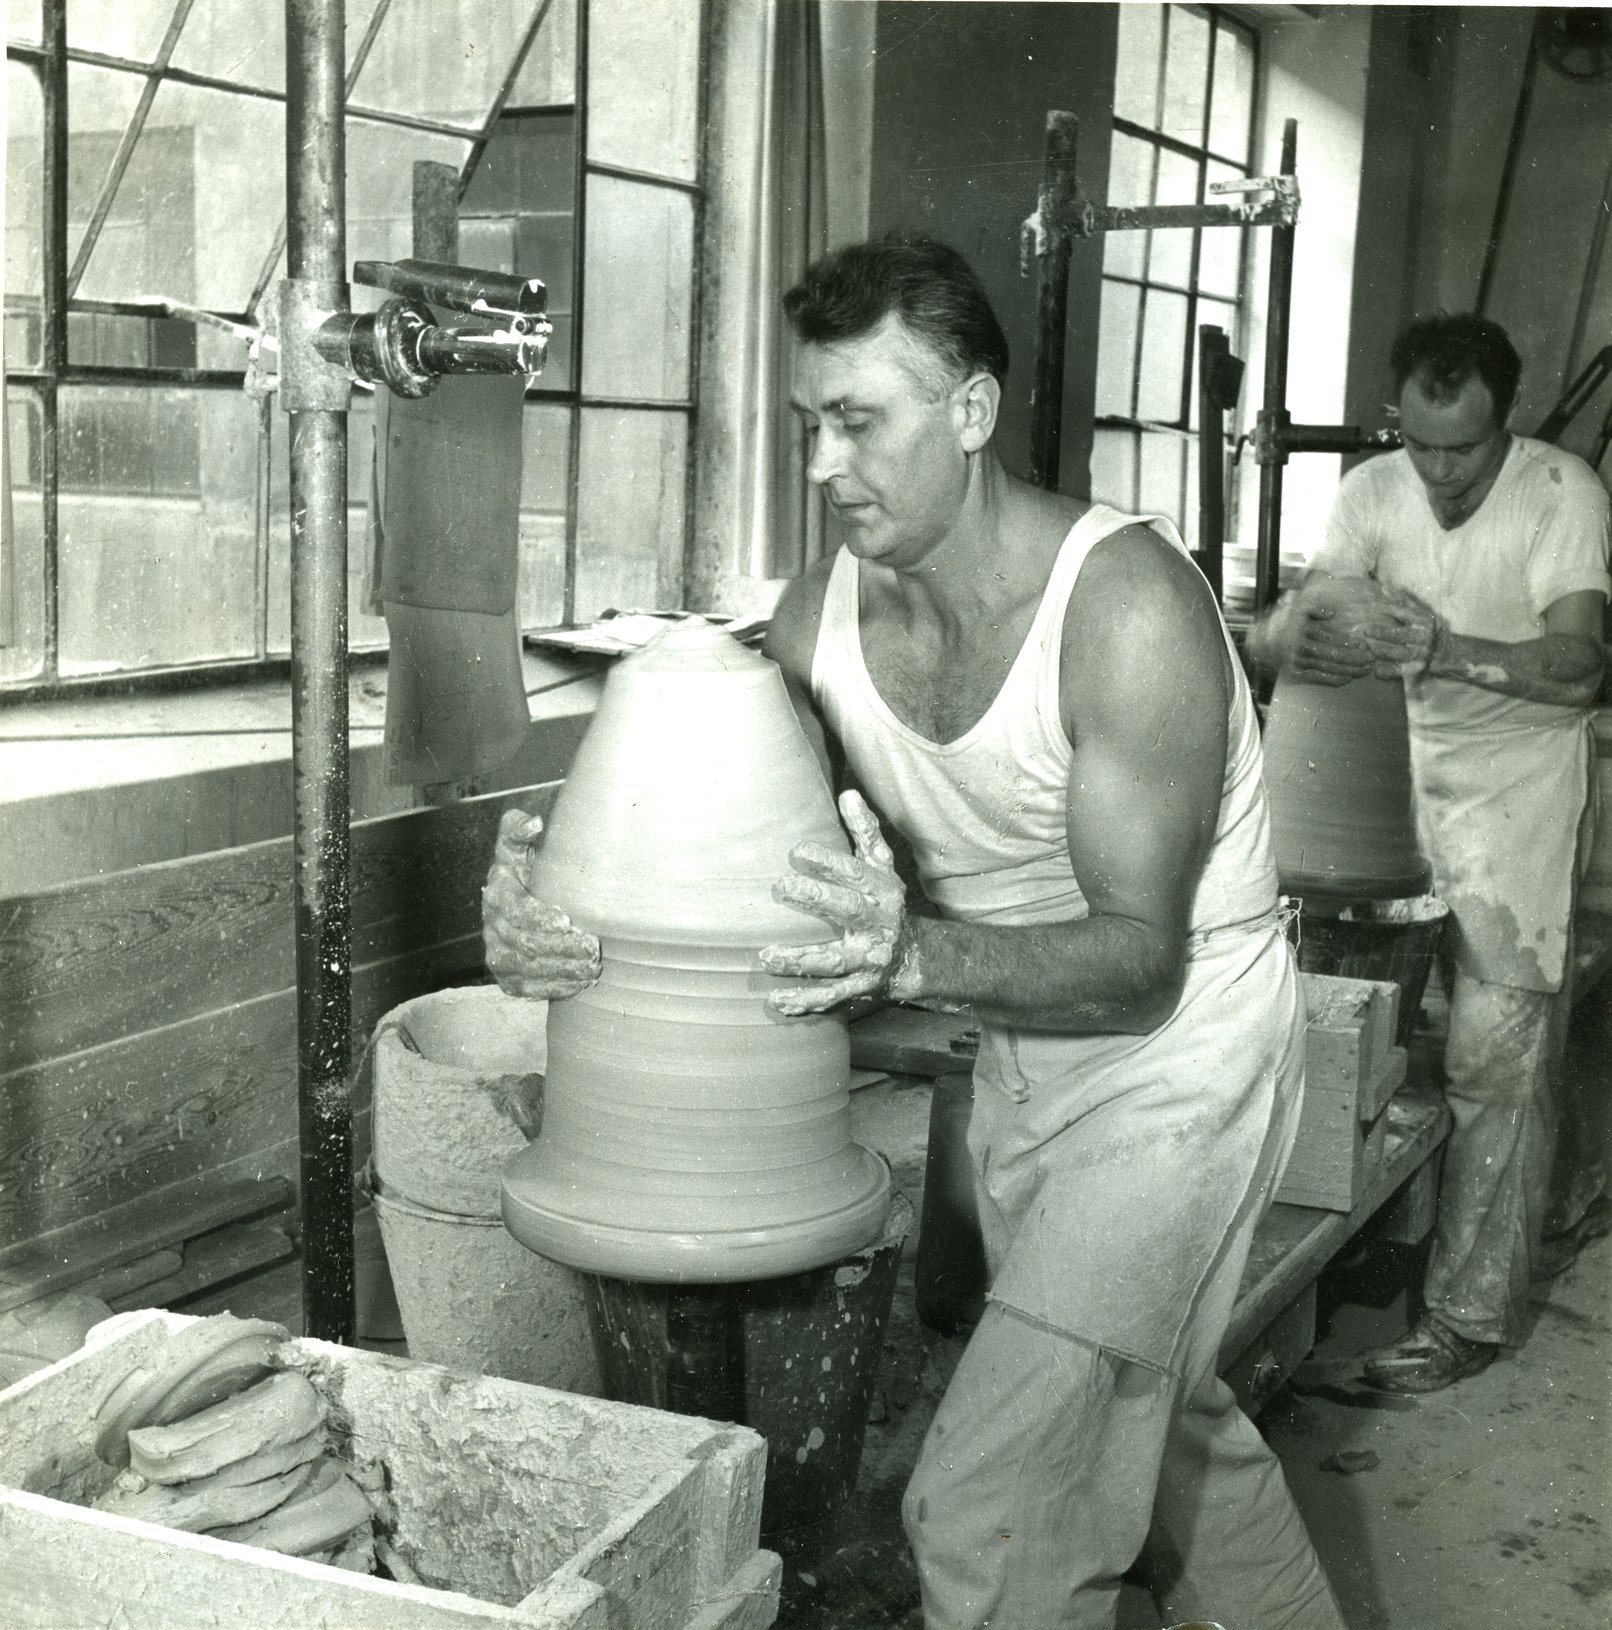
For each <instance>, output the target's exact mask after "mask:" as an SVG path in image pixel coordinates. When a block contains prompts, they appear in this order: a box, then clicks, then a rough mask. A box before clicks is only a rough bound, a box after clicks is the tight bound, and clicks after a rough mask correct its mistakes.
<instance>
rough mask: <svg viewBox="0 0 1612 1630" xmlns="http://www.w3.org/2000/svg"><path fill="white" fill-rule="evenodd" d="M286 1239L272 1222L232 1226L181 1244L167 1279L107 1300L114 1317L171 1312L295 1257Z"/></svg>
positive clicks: (286, 1236) (290, 1244)
mask: <svg viewBox="0 0 1612 1630" xmlns="http://www.w3.org/2000/svg"><path fill="white" fill-rule="evenodd" d="M296 1249H297V1248H296V1246H295V1245H294V1244H293V1243H292V1240H291V1236H290V1235H289V1234H288V1233H287V1232H286V1231H285V1229H284V1228H283V1227H282V1226H280V1225H279V1224H278V1223H274V1222H246V1223H235V1224H233V1225H232V1226H230V1227H228V1228H215V1229H213V1230H212V1231H211V1232H209V1233H206V1234H202V1235H200V1236H199V1237H197V1238H196V1239H193V1240H187V1241H186V1242H185V1249H184V1253H183V1255H182V1256H181V1257H180V1259H179V1265H178V1267H177V1268H176V1269H175V1271H174V1272H173V1273H172V1274H170V1275H169V1276H168V1277H167V1278H165V1279H161V1280H159V1281H157V1282H156V1283H155V1284H148V1285H145V1286H142V1287H140V1288H138V1289H132V1290H128V1291H126V1292H124V1293H123V1294H122V1295H121V1296H116V1297H113V1298H112V1308H113V1310H114V1311H115V1312H118V1313H125V1312H127V1311H128V1310H129V1309H130V1308H135V1307H177V1306H179V1305H180V1304H181V1303H182V1302H184V1301H185V1300H186V1298H187V1297H191V1296H202V1295H205V1294H207V1293H208V1292H210V1291H216V1290H220V1289H222V1288H224V1287H225V1286H228V1285H232V1284H234V1283H235V1282H236V1281H237V1280H239V1279H242V1278H244V1277H245V1276H246V1275H247V1274H249V1273H256V1272H258V1271H259V1270H261V1269H263V1268H272V1267H274V1266H275V1264H276V1263H280V1262H288V1261H290V1259H291V1258H292V1257H293V1256H295V1255H296Z"/></svg>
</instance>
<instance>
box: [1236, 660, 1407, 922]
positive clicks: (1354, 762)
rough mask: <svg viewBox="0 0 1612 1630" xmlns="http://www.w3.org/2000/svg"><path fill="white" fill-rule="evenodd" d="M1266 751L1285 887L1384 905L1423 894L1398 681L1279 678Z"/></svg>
mask: <svg viewBox="0 0 1612 1630" xmlns="http://www.w3.org/2000/svg"><path fill="white" fill-rule="evenodd" d="M1264 745H1265V790H1266V792H1267V794H1268V795H1269V798H1270V808H1271V826H1272V830H1273V833H1274V836H1275V840H1276V870H1277V873H1278V875H1279V876H1280V878H1281V883H1282V887H1283V888H1285V889H1289V890H1292V891H1293V892H1294V893H1305V892H1310V893H1318V894H1325V895H1334V896H1346V897H1348V898H1351V899H1388V898H1395V897H1398V896H1403V895H1408V894H1419V893H1421V892H1422V891H1423V890H1424V889H1425V888H1426V887H1427V883H1428V877H1429V869H1428V865H1427V862H1426V861H1425V860H1424V859H1423V858H1422V854H1421V851H1420V850H1419V849H1418V848H1417V844H1416V820H1415V814H1414V810H1413V805H1412V802H1411V799H1412V793H1411V769H1410V737H1409V734H1408V731H1407V728H1406V722H1405V690H1404V685H1403V684H1402V682H1401V681H1400V680H1398V679H1355V680H1351V681H1350V682H1349V683H1348V684H1347V685H1319V684H1310V683H1306V682H1304V681H1302V680H1298V679H1295V678H1294V677H1293V676H1292V675H1291V674H1283V675H1282V677H1281V678H1280V679H1279V680H1277V682H1276V689H1275V692H1274V693H1273V695H1272V697H1271V706H1270V714H1269V718H1268V720H1267V722H1266V727H1265V744H1264Z"/></svg>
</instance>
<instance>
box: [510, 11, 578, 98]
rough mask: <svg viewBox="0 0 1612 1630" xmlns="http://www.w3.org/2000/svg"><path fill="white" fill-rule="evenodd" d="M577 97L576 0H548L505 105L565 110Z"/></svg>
mask: <svg viewBox="0 0 1612 1630" xmlns="http://www.w3.org/2000/svg"><path fill="white" fill-rule="evenodd" d="M576 95H577V0H551V3H550V5H549V9H548V15H547V16H546V17H545V18H544V19H543V22H542V26H541V27H540V28H539V29H538V31H537V38H536V39H535V40H533V41H532V49H531V50H530V51H529V52H528V53H527V56H526V61H525V62H523V63H522V64H521V71H520V73H519V74H518V75H517V76H516V79H515V83H514V84H513V85H512V86H511V87H510V91H509V101H508V102H507V103H506V104H505V106H506V107H511V108H546V107H564V106H566V105H567V104H568V103H573V102H575V101H576Z"/></svg>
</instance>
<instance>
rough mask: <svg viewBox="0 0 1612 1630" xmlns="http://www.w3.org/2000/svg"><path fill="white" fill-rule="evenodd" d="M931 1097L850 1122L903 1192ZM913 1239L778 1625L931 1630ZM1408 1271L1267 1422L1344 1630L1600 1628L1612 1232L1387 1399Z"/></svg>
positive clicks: (917, 1178)
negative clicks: (904, 1500)
mask: <svg viewBox="0 0 1612 1630" xmlns="http://www.w3.org/2000/svg"><path fill="white" fill-rule="evenodd" d="M1586 1005H1588V1004H1586ZM1609 1015H1612V993H1608V994H1604V995H1602V996H1601V997H1600V998H1598V1006H1597V1008H1596V1010H1595V1011H1594V1012H1593V1013H1584V1014H1582V1016H1581V1022H1579V1023H1577V1024H1576V1026H1575V1044H1574V1045H1575V1051H1574V1055H1573V1056H1574V1067H1575V1068H1577V1069H1581V1070H1586V1071H1589V1072H1591V1073H1592V1075H1593V1077H1594V1078H1595V1079H1597V1080H1604V1079H1605V1077H1606V1070H1607V1063H1606V1061H1607V1057H1608V1049H1607V1047H1606V1045H1605V1041H1604V1038H1605V1037H1606V1035H1607V1034H1608V1033H1609V1026H1608V1018H1609ZM928 1098H929V1094H928V1088H927V1084H919V1083H916V1082H913V1081H910V1080H903V1079H900V1078H895V1079H891V1080H886V1081H881V1082H877V1083H875V1084H873V1085H870V1086H867V1087H864V1088H862V1089H861V1090H859V1091H858V1092H857V1093H855V1094H854V1097H853V1105H854V1111H855V1117H856V1129H857V1136H858V1138H859V1139H860V1141H862V1142H864V1143H866V1144H868V1145H870V1146H871V1147H874V1148H877V1149H880V1150H881V1151H882V1152H883V1153H884V1154H886V1155H887V1156H888V1158H889V1159H890V1162H891V1165H892V1169H893V1172H894V1175H895V1180H896V1182H897V1184H898V1186H900V1187H901V1188H902V1189H903V1190H905V1191H906V1192H907V1194H908V1195H909V1196H910V1197H911V1198H912V1200H913V1201H914V1205H915V1209H916V1208H917V1206H918V1205H919V1202H920V1200H921V1190H922V1179H923V1159H924V1147H925V1134H926V1126H927V1113H928ZM915 1245H916V1239H915V1238H913V1239H909V1241H908V1247H907V1252H906V1255H905V1259H904V1262H903V1265H902V1272H901V1277H900V1281H899V1283H898V1287H897V1291H896V1299H895V1305H894V1308H893V1310H892V1316H891V1320H890V1323H889V1326H888V1329H887V1336H886V1347H885V1353H884V1357H883V1362H882V1366H881V1371H880V1376H879V1382H878V1387H877V1392H876V1395H875V1399H874V1404H873V1408H872V1412H871V1416H870V1422H869V1426H868V1432H867V1440H866V1443H865V1445H864V1450H863V1455H862V1461H861V1469H860V1475H859V1479H858V1485H857V1487H858V1493H857V1501H856V1507H855V1510H854V1512H852V1513H851V1514H850V1518H849V1521H848V1523H847V1526H846V1534H847V1538H846V1539H845V1541H844V1543H842V1544H841V1545H840V1546H839V1547H838V1548H837V1549H835V1550H833V1551H831V1552H830V1553H828V1554H826V1555H823V1554H819V1555H817V1556H815V1557H812V1558H806V1559H794V1558H790V1559H786V1571H785V1578H784V1591H783V1603H782V1609H781V1612H780V1617H779V1621H778V1622H779V1624H780V1625H781V1626H783V1627H785V1630H879V1627H887V1626H888V1627H898V1630H921V1626H922V1617H921V1614H920V1613H919V1611H918V1608H917V1584H916V1577H915V1575H914V1573H913V1569H912V1565H911V1561H910V1558H909V1556H908V1553H907V1549H906V1544H905V1541H904V1539H903V1538H902V1535H901V1531H900V1523H899V1501H900V1496H901V1490H902V1487H903V1486H904V1484H905V1482H906V1478H907V1475H908V1473H909V1472H910V1470H911V1467H912V1464H913V1461H914V1459H915V1457H916V1455H917V1452H918V1448H919V1445H920V1444H921V1442H922V1438H923V1434H924V1431H925V1429H926V1428H927V1425H928V1422H929V1418H930V1416H931V1414H932V1413H933V1410H934V1406H935V1403H936V1401H937V1400H938V1399H939V1397H940V1395H941V1393H942V1391H943V1390H944V1388H945V1383H946V1380H947V1378H948V1377H949V1375H950V1373H951V1369H952V1367H953V1366H954V1365H955V1363H956V1361H957V1357H958V1355H959V1354H960V1352H961V1350H962V1342H961V1340H960V1339H957V1338H945V1337H941V1336H938V1335H936V1334H934V1333H933V1332H931V1331H928V1330H926V1329H924V1328H923V1327H922V1326H921V1325H920V1324H919V1323H918V1320H917V1318H916V1315H915V1312H914V1308H913V1281H912V1266H913V1263H912V1253H913V1248H914V1246H915ZM1420 1269H1421V1254H1420V1253H1419V1252H1414V1251H1408V1250H1406V1249H1404V1248H1400V1247H1393V1246H1382V1245H1379V1246H1375V1247H1372V1248H1370V1249H1369V1250H1367V1251H1363V1252H1362V1253H1361V1255H1360V1256H1359V1257H1358V1259H1356V1260H1354V1261H1352V1262H1342V1263H1339V1264H1336V1265H1335V1266H1334V1268H1333V1269H1332V1270H1330V1271H1329V1272H1328V1274H1327V1275H1326V1276H1325V1277H1324V1278H1323V1280H1322V1282H1321V1287H1320V1289H1321V1308H1320V1321H1321V1322H1320V1335H1319V1339H1318V1343H1317V1346H1316V1349H1315V1351H1314V1353H1313V1354H1312V1355H1311V1358H1310V1359H1309V1360H1308V1361H1307V1362H1306V1364H1305V1365H1304V1366H1303V1367H1302V1368H1301V1369H1300V1370H1299V1372H1298V1373H1297V1374H1296V1375H1295V1377H1294V1378H1293V1380H1292V1382H1291V1383H1290V1384H1289V1385H1288V1386H1287V1387H1285V1388H1284V1389H1283V1390H1282V1391H1281V1392H1280V1393H1278V1395H1277V1396H1276V1398H1275V1399H1274V1400H1273V1401H1272V1402H1271V1404H1270V1405H1269V1406H1268V1407H1267V1408H1266V1410H1265V1412H1264V1414H1263V1415H1262V1416H1261V1419H1260V1425H1261V1428H1262V1429H1263V1431H1264V1432H1265V1434H1266V1436H1267V1438H1268V1439H1269V1441H1270V1442H1271V1443H1272V1445H1273V1446H1274V1447H1275V1449H1276V1451H1277V1453H1278V1454H1279V1455H1280V1457H1281V1460H1282V1464H1283V1466H1284V1468H1285V1471H1286V1474H1287V1478H1288V1481H1289V1484H1290V1486H1291V1487H1292V1489H1293V1493H1294V1497H1295V1499H1296V1500H1297V1502H1298V1505H1299V1507H1300V1510H1301V1511H1302V1512H1303V1514H1304V1518H1305V1521H1306V1522H1307V1524H1308V1525H1309V1529H1310V1533H1311V1535H1312V1537H1313V1539H1314V1541H1315V1544H1316V1547H1317V1549H1318V1550H1319V1551H1320V1553H1321V1556H1322V1558H1323V1560H1324V1562H1325V1563H1326V1566H1327V1568H1328V1571H1329V1573H1330V1574H1331V1577H1332V1580H1333V1583H1334V1585H1335V1587H1336V1589H1337V1591H1338V1594H1339V1597H1340V1599H1341V1600H1342V1602H1343V1605H1344V1611H1345V1615H1346V1618H1347V1621H1348V1623H1349V1625H1350V1626H1351V1630H1379V1627H1392V1630H1606V1627H1607V1626H1608V1625H1609V1624H1612V1544H1609V1542H1608V1533H1609V1529H1612V1439H1609V1429H1608V1420H1609V1415H1612V1339H1609V1333H1612V1239H1609V1240H1603V1241H1601V1242H1599V1243H1597V1244H1595V1245H1593V1246H1591V1247H1589V1248H1588V1249H1587V1250H1586V1251H1585V1252H1584V1254H1583V1255H1582V1256H1581V1257H1580V1259H1579V1261H1578V1262H1577V1263H1576V1264H1575V1266H1574V1267H1572V1268H1571V1269H1570V1270H1569V1271H1568V1272H1567V1273H1565V1274H1564V1275H1563V1276H1562V1277H1561V1278H1560V1279H1558V1280H1557V1281H1555V1282H1554V1283H1553V1284H1551V1285H1549V1286H1548V1287H1542V1289H1541V1295H1540V1300H1539V1302H1538V1304H1537V1314H1538V1316H1537V1321H1536V1324H1535V1328H1534V1330H1533V1333H1532V1335H1531V1337H1530V1339H1529V1341H1528V1343H1527V1344H1526V1346H1524V1347H1523V1348H1522V1349H1521V1350H1520V1351H1518V1352H1516V1353H1513V1354H1509V1355H1507V1356H1506V1357H1504V1358H1503V1359H1502V1360H1501V1361H1499V1362H1497V1363H1496V1364H1494V1365H1493V1366H1492V1367H1491V1368H1490V1369H1489V1370H1488V1371H1486V1372H1485V1373H1484V1374H1482V1375H1479V1376H1476V1377H1473V1378H1472V1379H1470V1380H1468V1381H1465V1382H1463V1383H1461V1384H1460V1385H1458V1386H1456V1387H1454V1388H1451V1389H1449V1390H1448V1391H1446V1392H1442V1393H1437V1394H1432V1395H1429V1396H1426V1397H1422V1398H1394V1397H1386V1396H1384V1395H1381V1394H1377V1393H1374V1392H1371V1391H1369V1390H1368V1389H1365V1388H1363V1387H1362V1386H1360V1385H1359V1382H1358V1379H1357V1363H1356V1355H1358V1353H1359V1352H1360V1351H1361V1350H1362V1349H1364V1348H1366V1347H1370V1346H1373V1345H1375V1344H1377V1343H1380V1342H1383V1341H1387V1340H1390V1339H1392V1338H1393V1337H1395V1336H1397V1335H1398V1334H1399V1333H1400V1332H1401V1331H1402V1330H1403V1329H1404V1328H1405V1324H1406V1322H1407V1309H1408V1307H1409V1306H1410V1305H1411V1301H1412V1296H1413V1287H1414V1286H1415V1285H1416V1284H1417V1283H1419V1280H1420ZM225 1307H227V1308H230V1309H231V1310H233V1311H235V1312H237V1313H241V1314H248V1313H252V1314H261V1315H268V1316H272V1317H276V1318H280V1319H282V1320H284V1321H287V1322H291V1323H295V1322H296V1321H297V1319H298V1316H299V1315H298V1304H297V1280H296V1275H295V1271H294V1267H293V1266H287V1267H282V1268H280V1269H277V1270H274V1271H273V1272H272V1273H270V1274H266V1275H262V1276H259V1277H258V1278H257V1279H256V1280H252V1281H247V1282H246V1283H244V1284H242V1285H238V1286H235V1287H233V1288H231V1289H229V1290H225V1291H220V1292H216V1293H214V1294H213V1295H212V1296H210V1297H208V1298H206V1299H204V1300H202V1301H199V1302H193V1303H191V1304H190V1305H189V1306H188V1307H187V1309H186V1310H187V1311H195V1312H211V1311H216V1310H218V1309H219V1308H225ZM376 1345H379V1344H376ZM1144 1627H1145V1630H1158V1627H1159V1618H1158V1615H1157V1614H1156V1613H1155V1612H1154V1611H1153V1609H1152V1607H1151V1604H1150V1602H1149V1601H1148V1599H1147V1598H1146V1597H1145V1596H1144V1595H1143V1594H1142V1593H1141V1592H1139V1591H1133V1590H1127V1592H1126V1595H1125V1601H1124V1603H1123V1606H1122V1613H1121V1619H1120V1630H1144ZM1004 1630H1034V1627H1029V1626H1014V1627H1004ZM1229 1630H1261V1627H1259V1626H1248V1625H1244V1626H1232V1627H1229Z"/></svg>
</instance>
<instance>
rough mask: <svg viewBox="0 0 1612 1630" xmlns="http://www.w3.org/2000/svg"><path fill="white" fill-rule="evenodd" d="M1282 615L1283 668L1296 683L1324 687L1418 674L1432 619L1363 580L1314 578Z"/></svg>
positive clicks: (1405, 598) (1409, 601)
mask: <svg viewBox="0 0 1612 1630" xmlns="http://www.w3.org/2000/svg"><path fill="white" fill-rule="evenodd" d="M1280 615H1281V617H1282V618H1283V620H1284V626H1283V627H1282V629H1281V635H1280V643H1281V645H1283V646H1285V648H1286V649H1285V650H1284V651H1283V652H1282V655H1283V656H1284V657H1285V659H1286V663H1287V665H1289V666H1291V668H1292V669H1293V672H1294V676H1295V677H1296V678H1300V679H1306V680H1310V681H1313V682H1318V683H1320V684H1323V685H1345V684H1348V682H1349V681H1350V680H1352V679H1364V678H1365V677H1367V676H1368V675H1375V676H1376V677H1377V678H1378V679H1394V678H1397V677H1398V676H1399V675H1400V674H1401V673H1404V672H1406V671H1412V672H1419V671H1420V670H1421V669H1422V667H1424V666H1425V664H1426V662H1427V654H1428V650H1429V648H1430V642H1431V640H1432V638H1433V626H1432V622H1431V616H1432V614H1431V613H1430V612H1429V611H1428V609H1427V608H1426V607H1425V606H1424V605H1422V603H1421V602H1420V601H1418V600H1416V599H1415V598H1414V597H1413V596H1411V595H1408V594H1401V593H1399V592H1397V591H1395V590H1392V589H1384V588H1381V587H1380V586H1379V585H1378V584H1376V583H1374V582H1372V581H1371V580H1370V579H1369V578H1363V577H1326V576H1319V577H1316V578H1314V579H1312V580H1311V581H1310V582H1307V583H1306V584H1305V585H1304V586H1303V587H1302V588H1301V589H1300V590H1299V591H1298V593H1297V594H1295V595H1294V596H1293V597H1292V599H1291V601H1290V602H1289V603H1288V604H1287V605H1286V606H1285V607H1284V608H1283V610H1282V612H1281V614H1280Z"/></svg>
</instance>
